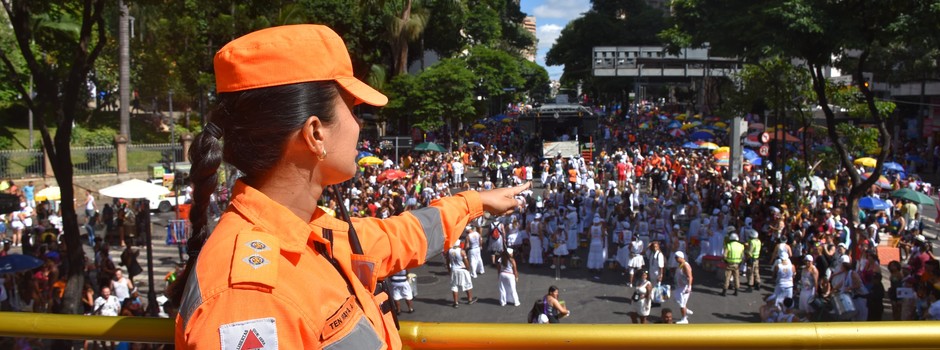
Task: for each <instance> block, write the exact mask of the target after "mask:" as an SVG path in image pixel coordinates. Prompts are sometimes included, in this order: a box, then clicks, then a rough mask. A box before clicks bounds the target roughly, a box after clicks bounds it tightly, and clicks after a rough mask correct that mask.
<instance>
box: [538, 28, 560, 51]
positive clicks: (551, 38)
mask: <svg viewBox="0 0 940 350" xmlns="http://www.w3.org/2000/svg"><path fill="white" fill-rule="evenodd" d="M562 28H564V27H562V26H560V25H557V24H546V25H541V26H538V28H536V29H535V37H536V38H538V39H539V47H538V48H539V51H542V50H545V51H547V50H548V49H550V48H552V45H555V40H557V39H558V36H560V35H561V30H562Z"/></svg>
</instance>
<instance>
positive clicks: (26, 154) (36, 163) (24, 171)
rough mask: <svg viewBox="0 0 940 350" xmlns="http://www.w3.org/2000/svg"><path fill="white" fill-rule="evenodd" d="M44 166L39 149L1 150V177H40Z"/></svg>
mask: <svg viewBox="0 0 940 350" xmlns="http://www.w3.org/2000/svg"><path fill="white" fill-rule="evenodd" d="M44 166H45V162H43V157H42V151H41V150H39V149H16V150H0V178H4V179H6V178H23V177H39V176H42V174H43V167H44Z"/></svg>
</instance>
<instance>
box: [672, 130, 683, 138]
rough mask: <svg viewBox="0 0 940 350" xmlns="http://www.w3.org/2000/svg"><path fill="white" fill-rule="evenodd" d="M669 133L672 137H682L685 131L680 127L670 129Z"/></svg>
mask: <svg viewBox="0 0 940 350" xmlns="http://www.w3.org/2000/svg"><path fill="white" fill-rule="evenodd" d="M669 135H672V137H683V136H685V131H682V129H672V130H669Z"/></svg>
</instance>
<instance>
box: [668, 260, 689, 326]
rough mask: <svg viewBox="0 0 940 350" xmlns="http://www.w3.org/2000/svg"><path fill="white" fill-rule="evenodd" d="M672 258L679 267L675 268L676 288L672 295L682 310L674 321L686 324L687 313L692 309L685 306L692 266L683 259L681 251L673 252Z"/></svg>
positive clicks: (687, 300)
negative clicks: (679, 317) (680, 315)
mask: <svg viewBox="0 0 940 350" xmlns="http://www.w3.org/2000/svg"><path fill="white" fill-rule="evenodd" d="M673 258H674V259H676V262H678V263H679V267H678V268H677V269H676V281H675V284H676V289H675V292H674V293H672V295H673V298H674V299H675V301H676V304H679V308H680V310H681V311H682V318H681V319H679V321H677V322H676V323H678V324H686V323H689V315H691V314H692V310H689V308H688V307H687V305H688V303H689V296H690V295H691V294H692V267H691V266H689V263H688V262H687V261H686V260H685V253H683V252H675V253H673Z"/></svg>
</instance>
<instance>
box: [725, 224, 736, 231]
mask: <svg viewBox="0 0 940 350" xmlns="http://www.w3.org/2000/svg"><path fill="white" fill-rule="evenodd" d="M734 230H735V228H734V226H731V225H728V227H725V232H726V233H731V232H734Z"/></svg>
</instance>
